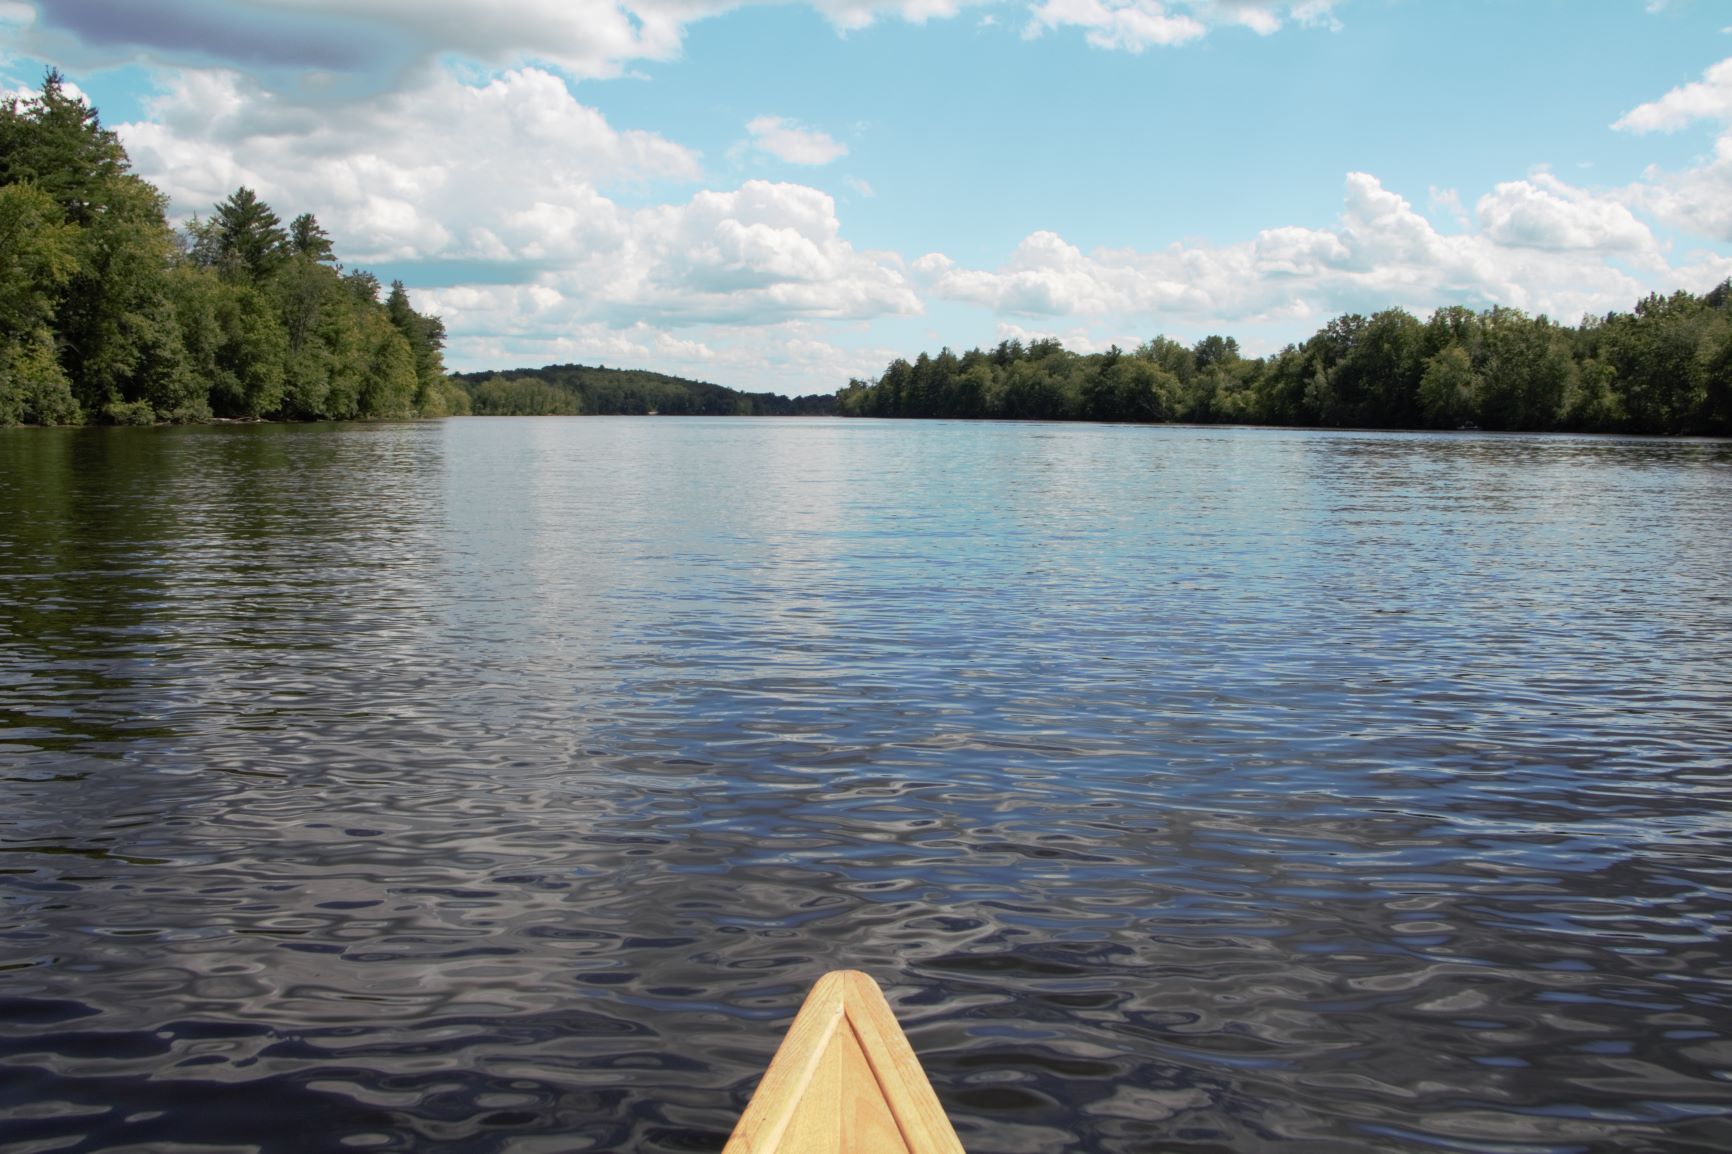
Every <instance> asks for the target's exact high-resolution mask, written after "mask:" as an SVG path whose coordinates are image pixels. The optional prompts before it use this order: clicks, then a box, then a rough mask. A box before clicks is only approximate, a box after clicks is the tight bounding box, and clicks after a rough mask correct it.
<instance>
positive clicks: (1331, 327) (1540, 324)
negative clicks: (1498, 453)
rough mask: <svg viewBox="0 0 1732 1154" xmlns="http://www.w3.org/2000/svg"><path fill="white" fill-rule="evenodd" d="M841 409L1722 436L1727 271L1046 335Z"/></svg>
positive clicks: (1727, 378)
mask: <svg viewBox="0 0 1732 1154" xmlns="http://www.w3.org/2000/svg"><path fill="white" fill-rule="evenodd" d="M837 410H838V411H839V412H840V413H842V414H843V415H845V416H854V417H956V418H968V419H987V420H991V419H998V420H1085V421H1132V422H1166V421H1173V422H1186V423H1195V424H1216V423H1218V424H1258V425H1298V426H1306V427H1322V428H1328V427H1353V428H1378V429H1462V428H1477V429H1488V430H1507V431H1559V432H1588V433H1650V434H1665V435H1675V434H1686V435H1687V434H1695V435H1709V436H1724V435H1727V434H1732V280H1728V281H1727V282H1725V283H1723V284H1721V285H1720V286H1718V287H1717V288H1715V289H1713V290H1712V291H1710V292H1708V293H1707V294H1706V295H1703V296H1696V295H1694V294H1691V293H1688V292H1677V293H1673V294H1672V295H1671V296H1660V295H1658V294H1655V295H1651V296H1649V297H1647V298H1646V299H1644V300H1642V301H1639V302H1638V303H1637V304H1636V306H1635V308H1634V309H1633V310H1632V311H1631V312H1628V313H1621V312H1612V313H1607V314H1606V315H1605V316H1604V317H1586V318H1584V319H1583V320H1582V323H1581V324H1580V325H1576V326H1570V325H1562V324H1558V323H1556V322H1554V321H1552V320H1550V319H1548V318H1547V317H1544V316H1538V317H1530V316H1528V315H1527V314H1526V313H1523V312H1521V311H1519V310H1517V309H1511V308H1501V307H1500V308H1492V309H1487V310H1485V311H1483V312H1477V313H1476V312H1474V311H1473V310H1471V309H1468V308H1464V307H1461V306H1451V307H1448V308H1442V309H1439V310H1438V311H1437V312H1436V313H1434V314H1433V315H1432V316H1431V318H1430V319H1429V320H1425V321H1421V320H1419V319H1418V318H1416V317H1414V316H1413V315H1412V314H1410V313H1408V312H1406V311H1405V310H1403V309H1399V308H1396V309H1387V310H1385V311H1383V312H1379V313H1375V314H1373V315H1371V316H1369V317H1367V316H1360V315H1358V314H1347V315H1344V316H1339V317H1336V318H1335V319H1334V320H1331V321H1330V322H1329V323H1328V324H1326V325H1325V326H1324V327H1323V328H1321V329H1319V330H1318V331H1317V333H1316V334H1315V335H1314V336H1312V337H1311V338H1310V339H1308V340H1306V341H1304V342H1303V343H1300V344H1292V345H1288V346H1287V347H1286V348H1284V349H1282V350H1281V351H1280V352H1278V353H1275V354H1273V355H1272V356H1268V357H1245V356H1242V355H1241V354H1240V351H1239V345H1238V342H1237V341H1236V340H1235V339H1234V338H1232V337H1226V336H1209V337H1204V338H1203V339H1202V340H1200V341H1197V342H1196V343H1195V344H1192V345H1185V344H1182V343H1180V342H1178V341H1175V340H1171V339H1169V338H1167V337H1156V338H1154V339H1153V340H1150V341H1146V342H1144V343H1143V344H1142V345H1141V346H1139V347H1138V348H1136V349H1134V350H1131V351H1128V352H1127V351H1124V350H1121V349H1118V348H1116V347H1115V348H1111V349H1108V350H1107V351H1106V352H1104V353H1091V354H1086V355H1085V354H1078V353H1072V352H1069V351H1067V350H1066V349H1065V348H1064V346H1063V345H1061V344H1060V343H1059V342H1058V341H1056V340H1036V341H1033V342H1031V343H1029V344H1026V345H1025V344H1023V343H1022V342H1020V341H1003V342H1001V343H1000V344H998V345H997V346H996V347H995V348H992V349H970V350H969V351H968V352H966V353H963V354H962V355H960V356H958V355H957V354H955V353H953V352H952V351H951V350H949V349H944V350H942V351H941V352H939V353H938V354H937V355H936V356H933V355H928V354H926V353H922V354H920V356H919V357H917V358H916V359H915V360H914V361H912V362H910V361H907V360H902V359H898V360H895V361H892V362H891V363H890V366H889V367H888V368H887V369H885V371H884V373H883V374H882V375H881V376H880V377H879V378H878V379H877V380H875V381H862V380H853V381H850V382H849V383H848V385H847V386H846V387H845V388H843V389H842V390H841V391H840V392H839V393H838V394H837Z"/></svg>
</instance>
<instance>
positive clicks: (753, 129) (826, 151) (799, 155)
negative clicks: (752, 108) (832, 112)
mask: <svg viewBox="0 0 1732 1154" xmlns="http://www.w3.org/2000/svg"><path fill="white" fill-rule="evenodd" d="M746 131H747V132H748V133H750V134H751V138H752V147H753V148H755V149H757V150H758V151H759V152H764V153H768V154H769V155H771V156H773V157H775V158H776V159H777V160H780V161H784V162H785V163H788V164H803V165H821V164H829V163H830V162H831V161H832V160H836V159H838V158H840V157H843V156H847V155H848V148H847V146H846V145H843V144H838V143H837V142H836V141H835V140H834V139H832V138H831V137H830V135H829V134H828V133H824V132H819V131H817V130H816V129H811V128H806V127H804V126H802V125H800V124H797V123H795V122H794V121H792V120H784V119H783V118H782V117H780V116H759V117H755V118H753V119H752V120H751V121H749V122H747V124H746Z"/></svg>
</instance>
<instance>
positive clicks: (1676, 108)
mask: <svg viewBox="0 0 1732 1154" xmlns="http://www.w3.org/2000/svg"><path fill="white" fill-rule="evenodd" d="M1696 120H1718V121H1722V122H1732V59H1727V60H1722V61H1720V63H1718V64H1716V65H1714V66H1713V67H1711V68H1709V69H1708V70H1707V71H1706V72H1705V73H1703V74H1702V79H1700V80H1698V81H1695V82H1694V83H1691V84H1684V85H1680V86H1679V87H1677V88H1674V89H1672V90H1671V91H1670V92H1668V93H1666V94H1665V95H1664V96H1662V97H1660V99H1658V100H1651V101H1649V102H1648V103H1646V104H1639V105H1637V106H1636V107H1635V108H1632V109H1631V110H1630V111H1628V112H1626V113H1624V115H1623V116H1621V117H1619V118H1618V119H1617V120H1616V121H1614V122H1613V124H1612V127H1613V128H1617V129H1622V130H1623V131H1625V132H1675V131H1677V130H1678V129H1680V128H1682V127H1684V126H1685V125H1686V124H1689V123H1691V122H1692V121H1696Z"/></svg>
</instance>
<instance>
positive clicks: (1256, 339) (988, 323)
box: [0, 0, 1732, 394]
mask: <svg viewBox="0 0 1732 1154" xmlns="http://www.w3.org/2000/svg"><path fill="white" fill-rule="evenodd" d="M50 65H52V66H55V67H58V68H60V69H61V70H62V71H63V72H64V73H65V74H66V76H67V77H68V78H69V79H70V80H71V81H72V82H73V83H74V84H75V85H76V86H77V88H78V89H79V90H80V91H81V92H83V93H84V94H85V95H86V96H87V98H88V99H89V100H90V101H91V103H92V104H93V105H95V106H96V107H97V108H98V109H99V110H100V112H101V114H102V119H103V123H104V124H105V125H107V126H108V127H110V128H113V129H115V130H116V131H117V132H118V133H119V134H120V137H121V139H122V141H123V142H124V143H125V145H126V148H127V150H128V153H129V154H130V156H131V158H132V163H133V166H134V169H135V171H137V172H138V173H139V174H140V175H142V176H144V177H145V178H146V179H148V180H150V181H151V182H152V183H154V184H156V185H157V186H158V187H159V188H161V189H162V190H163V191H164V192H165V193H167V194H168V196H169V198H170V206H171V208H170V211H171V215H172V216H173V217H174V218H175V219H176V220H184V219H186V218H188V217H190V216H191V215H192V214H194V213H206V214H208V212H209V211H210V207H211V206H212V205H213V204H215V203H216V202H217V201H220V200H222V199H223V198H224V197H226V196H228V195H229V194H230V193H232V192H233V191H234V190H235V189H236V188H237V187H240V186H243V185H244V186H246V187H249V188H252V189H254V190H255V191H256V192H257V193H258V194H259V195H260V196H261V197H263V198H264V199H265V200H266V201H267V202H269V203H270V204H271V205H272V207H273V208H275V209H276V211H277V212H278V213H279V215H280V216H282V218H283V219H285V220H287V219H289V218H290V217H293V216H295V215H298V214H299V213H302V212H312V213H314V214H315V215H317V217H318V218H319V220H320V222H321V223H322V224H323V225H324V226H325V227H326V228H327V229H328V230H329V231H330V233H331V234H332V236H333V237H334V239H335V240H336V242H337V249H338V252H339V254H340V255H341V256H342V258H343V260H344V261H345V264H346V265H347V266H348V267H350V268H366V269H369V270H371V271H372V272H374V273H375V274H376V275H378V276H379V277H380V278H381V279H383V280H385V281H390V280H392V279H394V278H400V279H402V280H403V281H404V282H405V283H406V284H407V285H408V286H409V288H410V290H411V295H412V298H413V300H414V302H415V305H416V307H418V308H420V309H421V310H423V311H431V312H436V313H438V314H439V315H440V316H442V317H443V318H444V320H445V324H446V329H447V333H448V345H447V349H446V359H447V363H448V365H450V366H451V367H452V368H455V369H462V370H486V369H509V368H514V367H528V366H539V365H544V364H553V363H570V362H577V363H582V364H598V363H599V364H606V365H612V366H622V367H631V368H651V369H656V370H660V371H663V372H670V373H676V374H679V375H682V376H691V377H697V378H700V379H704V380H712V381H717V382H720V383H722V384H726V385H730V386H733V387H736V388H742V389H747V390H750V391H771V392H779V393H788V394H798V393H810V392H823V393H828V392H832V391H834V390H835V389H836V388H837V387H839V386H840V385H843V384H845V383H846V382H847V380H848V379H849V378H850V377H875V376H876V375H877V374H878V373H880V372H882V371H883V369H884V366H885V365H886V364H887V363H888V362H889V361H890V360H891V359H892V358H893V357H896V356H908V357H912V356H914V355H915V354H916V353H918V352H920V351H922V350H926V351H933V352H935V351H937V350H938V349H939V348H940V347H943V346H946V345H948V346H950V347H952V348H954V349H957V350H961V349H965V348H970V347H974V346H977V345H992V344H996V343H997V342H999V341H1001V340H1004V339H1007V338H1017V339H1023V340H1027V339H1030V338H1034V337H1043V336H1056V337H1058V338H1059V339H1061V340H1062V341H1064V343H1065V345H1066V346H1067V347H1069V348H1072V349H1076V350H1078V351H1085V352H1086V351H1093V350H1098V349H1104V348H1106V347H1108V346H1109V345H1113V344H1117V345H1119V346H1121V347H1124V348H1132V347H1134V346H1136V345H1137V344H1138V343H1140V342H1142V341H1144V340H1146V339H1148V338H1150V337H1153V336H1156V335H1158V334H1165V335H1168V336H1171V337H1175V338H1177V339H1179V340H1183V341H1186V342H1191V341H1195V340H1197V339H1199V338H1201V337H1203V336H1206V335H1208V334H1211V333H1223V334H1228V335H1232V336H1235V337H1237V338H1238V340H1239V341H1240V344H1241V345H1242V346H1243V347H1244V348H1245V349H1246V351H1248V352H1250V353H1256V354H1261V353H1267V352H1272V351H1275V350H1277V349H1279V348H1280V347H1282V346H1283V345H1285V344H1287V343H1289V342H1292V341H1297V340H1303V339H1304V338H1305V337H1307V336H1309V335H1310V334H1311V333H1312V332H1314V331H1315V330H1316V329H1317V328H1318V327H1320V326H1321V325H1322V324H1323V323H1324V322H1325V321H1327V320H1328V319H1329V318H1330V317H1333V316H1335V315H1338V314H1340V313H1342V312H1350V311H1351V312H1366V313H1369V312H1373V311H1376V310H1379V309H1384V308H1389V307H1395V306H1399V307H1402V308H1406V309H1408V310H1409V311H1411V312H1413V313H1415V314H1417V315H1419V316H1422V317H1423V316H1425V315H1427V314H1429V313H1430V311H1431V310H1433V309H1435V308H1438V307H1441V306H1445V305H1452V304H1465V305H1469V306H1471V307H1474V308H1487V307H1490V306H1492V305H1505V306H1510V307H1515V308H1520V309H1523V310H1526V311H1528V312H1530V313H1545V314H1547V315H1550V316H1552V317H1553V318H1555V319H1559V320H1564V321H1569V322H1574V321H1576V320H1578V319H1579V318H1580V317H1581V316H1582V315H1583V314H1585V313H1604V312H1606V311H1608V310H1611V309H1623V310H1627V309H1629V308H1631V307H1632V306H1633V305H1634V303H1635V302H1636V301H1637V300H1638V299H1640V298H1641V297H1643V296H1645V295H1646V294H1648V293H1650V292H1656V291H1657V292H1662V293H1670V292H1673V291H1676V290H1678V289H1680V288H1683V289H1689V290H1691V291H1695V292H1701V291H1705V290H1706V289H1708V288H1710V287H1712V286H1713V285H1715V284H1718V283H1720V282H1721V281H1723V280H1725V279H1727V278H1728V277H1729V276H1732V3H1728V2H1727V0H1035V2H1032V3H1031V2H1029V0H1010V2H1004V0H804V2H801V0H787V2H780V3H751V2H740V0H732V2H730V0H495V2H492V3H486V4H483V3H477V2H474V0H0V88H5V89H8V90H12V91H16V92H28V91H31V90H34V89H35V88H36V87H38V86H39V84H40V82H41V78H42V75H43V70H44V69H45V68H46V67H48V66H50Z"/></svg>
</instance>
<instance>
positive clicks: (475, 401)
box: [451, 365, 836, 417]
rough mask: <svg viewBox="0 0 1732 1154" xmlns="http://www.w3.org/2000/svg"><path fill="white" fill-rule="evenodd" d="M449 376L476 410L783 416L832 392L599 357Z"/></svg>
mask: <svg viewBox="0 0 1732 1154" xmlns="http://www.w3.org/2000/svg"><path fill="white" fill-rule="evenodd" d="M451 380H452V382H453V383H454V384H456V385H457V386H458V387H459V388H461V389H462V390H463V391H464V392H465V393H466V394H467V395H468V398H469V404H470V411H471V412H473V413H475V414H476V415H477V416H516V417H535V416H546V415H559V414H578V413H584V414H589V415H592V416H600V415H620V414H638V415H642V414H649V413H659V414H661V415H663V416H685V417H695V416H705V417H736V416H738V417H750V416H759V417H790V416H816V415H826V414H833V413H835V411H836V398H835V397H834V396H827V395H813V396H807V397H784V396H782V395H780V394H778V393H742V392H739V391H738V390H735V389H730V388H726V387H724V386H722V385H714V384H710V383H709V382H707V381H688V380H685V379H684V378H682V377H670V376H667V375H665V374H663V373H651V372H646V371H644V370H642V369H609V368H604V367H603V366H601V365H596V366H594V367H593V368H592V367H590V366H588V365H549V366H547V367H546V368H543V369H513V370H511V371H510V372H504V373H456V374H453V376H452V377H451Z"/></svg>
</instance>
